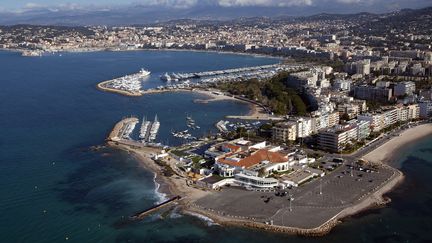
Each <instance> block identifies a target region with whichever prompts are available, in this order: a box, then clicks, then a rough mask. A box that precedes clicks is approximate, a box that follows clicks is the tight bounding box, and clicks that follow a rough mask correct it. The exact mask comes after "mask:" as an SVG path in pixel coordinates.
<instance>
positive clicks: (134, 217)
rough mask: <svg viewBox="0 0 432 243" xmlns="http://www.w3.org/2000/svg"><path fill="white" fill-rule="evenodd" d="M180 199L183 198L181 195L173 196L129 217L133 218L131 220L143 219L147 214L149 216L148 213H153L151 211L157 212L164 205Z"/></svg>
mask: <svg viewBox="0 0 432 243" xmlns="http://www.w3.org/2000/svg"><path fill="white" fill-rule="evenodd" d="M180 199H181V197H180V196H175V197H172V198H170V199H168V200H167V201H165V202H162V203H159V204H156V205H154V206H152V207H150V208H148V209H146V210H144V211H141V212H138V213H136V214H134V215H132V216H130V217H129V219H131V220H142V219H143V218H144V217H145V216H147V215H149V214H151V213H153V212H155V211H157V210H159V209H161V208H163V207H166V206H168V205H170V204H171V203H173V202H175V201H178V200H180Z"/></svg>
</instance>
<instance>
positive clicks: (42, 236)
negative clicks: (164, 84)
mask: <svg viewBox="0 0 432 243" xmlns="http://www.w3.org/2000/svg"><path fill="white" fill-rule="evenodd" d="M277 61H278V60H276V59H269V58H262V57H259V58H258V57H250V56H240V55H226V54H217V53H196V52H167V51H160V52H156V51H148V52H147V51H142V52H96V53H64V54H63V55H62V56H57V55H51V56H44V57H40V58H39V57H37V58H25V57H21V56H20V55H19V54H18V53H13V52H0V71H1V72H0V128H1V129H0V233H1V240H0V242H62V241H66V242H243V241H246V240H247V241H250V242H269V241H273V242H309V241H312V240H313V241H318V242H347V241H350V242H426V241H428V240H432V238H431V237H430V236H429V232H430V230H432V210H431V208H432V207H431V206H430V205H431V203H432V185H431V183H430V174H431V173H432V159H431V155H432V139H430V138H428V139H425V140H422V141H420V142H419V143H416V144H413V145H412V146H410V147H409V148H407V149H406V150H405V151H404V156H401V158H400V161H397V163H396V164H397V165H398V166H400V168H401V170H402V171H403V172H404V173H405V175H406V181H405V182H404V184H402V185H401V186H400V187H398V188H397V189H396V190H395V191H393V192H392V193H390V194H389V196H390V197H391V198H392V199H393V201H392V203H391V204H390V206H389V207H386V208H382V209H375V210H371V211H369V212H368V213H365V214H362V215H359V216H356V217H352V218H349V219H347V220H345V221H346V222H344V223H343V224H341V225H339V226H338V227H336V228H335V229H334V230H333V231H332V233H331V234H330V235H328V236H326V237H323V238H314V239H310V238H303V237H295V236H286V235H280V234H272V233H268V232H262V231H255V230H250V229H243V228H234V227H221V226H217V225H212V226H209V224H208V223H207V222H205V221H202V220H200V219H199V218H196V217H193V216H179V215H178V214H171V216H168V217H164V218H163V219H161V218H159V217H157V216H154V217H151V218H148V219H146V220H144V221H142V222H139V223H136V224H133V225H128V226H125V227H117V225H116V222H117V221H118V220H119V219H121V218H122V217H124V216H128V215H130V214H132V213H134V212H136V211H139V210H141V209H144V208H147V207H149V206H151V205H153V204H154V203H155V202H156V201H158V200H159V197H158V194H156V193H155V192H154V189H155V184H154V182H153V177H154V176H153V174H152V173H151V172H148V171H146V170H144V169H142V168H141V167H140V166H139V165H138V163H137V161H136V160H135V159H134V158H132V157H131V156H130V155H128V154H127V153H125V152H121V151H116V150H112V149H109V148H107V149H103V150H98V151H93V150H91V149H90V147H91V146H93V145H101V144H103V143H104V138H105V137H106V135H107V133H108V132H109V131H110V129H111V128H112V126H113V125H114V124H115V122H117V121H118V120H120V119H121V118H122V117H124V116H129V115H137V116H143V115H146V116H147V117H149V118H153V117H154V115H156V114H157V115H158V117H159V118H160V121H161V132H160V136H159V138H158V139H159V141H160V142H163V143H169V144H177V143H178V142H179V141H177V140H174V139H173V138H172V137H171V136H170V131H171V129H174V130H179V129H183V128H184V127H185V126H186V123H185V116H186V114H188V115H191V116H192V117H194V119H195V120H197V124H198V125H199V126H201V128H202V129H201V131H200V132H199V133H202V134H205V133H207V132H208V131H209V130H210V131H211V130H213V129H214V123H215V122H216V121H217V120H219V119H222V118H223V117H224V115H227V114H244V113H246V112H248V107H247V105H245V104H242V103H236V102H228V101H222V102H214V103H209V104H195V103H193V102H192V101H193V100H194V99H196V98H200V97H201V96H199V95H196V94H190V93H166V94H155V95H149V96H144V97H139V98H132V97H124V96H121V95H117V94H112V93H104V92H101V91H98V90H97V89H96V88H95V85H96V83H98V82H100V81H103V80H106V79H110V78H113V77H117V76H122V75H124V74H128V73H133V72H136V71H137V70H139V69H140V68H141V67H145V68H147V69H149V70H151V71H152V73H153V74H154V75H153V76H151V77H150V78H149V79H148V80H147V81H146V87H154V86H157V85H160V81H159V80H158V76H159V75H160V74H162V73H164V72H181V71H183V72H190V71H204V70H212V69H222V68H233V67H242V66H251V65H263V64H270V63H275V62H277Z"/></svg>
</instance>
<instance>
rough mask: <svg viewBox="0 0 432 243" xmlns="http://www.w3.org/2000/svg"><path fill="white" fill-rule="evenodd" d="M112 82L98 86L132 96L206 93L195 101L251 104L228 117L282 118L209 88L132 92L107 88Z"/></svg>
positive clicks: (98, 87)
mask: <svg viewBox="0 0 432 243" xmlns="http://www.w3.org/2000/svg"><path fill="white" fill-rule="evenodd" d="M108 82H110V80H108V81H103V82H100V83H98V84H97V85H96V88H97V89H98V90H101V91H104V92H110V93H116V94H121V95H125V96H130V97H140V96H144V95H151V94H162V93H168V92H170V93H174V92H185V93H187V92H192V93H196V94H201V95H205V96H206V97H207V99H195V100H194V102H195V103H208V102H215V101H235V102H241V103H245V104H248V105H249V109H250V110H249V112H248V114H247V115H238V116H226V118H231V119H243V120H278V119H281V118H279V117H274V116H271V115H269V114H267V113H266V112H265V111H264V109H263V108H262V107H260V106H259V105H257V104H255V103H252V102H249V101H246V100H243V99H238V98H236V97H234V96H229V95H226V94H215V93H214V92H218V91H217V90H215V91H209V90H203V89H196V88H195V89H179V88H177V89H161V90H158V89H150V90H144V91H141V92H140V93H132V92H128V91H123V90H118V89H111V88H107V87H104V86H103V85H104V84H105V83H108Z"/></svg>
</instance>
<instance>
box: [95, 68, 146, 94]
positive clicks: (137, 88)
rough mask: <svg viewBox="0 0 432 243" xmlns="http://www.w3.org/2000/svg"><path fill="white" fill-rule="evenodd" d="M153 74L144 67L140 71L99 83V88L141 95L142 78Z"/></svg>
mask: <svg viewBox="0 0 432 243" xmlns="http://www.w3.org/2000/svg"><path fill="white" fill-rule="evenodd" d="M150 74H151V72H150V71H148V70H146V69H144V68H142V69H141V70H140V71H139V72H138V73H135V74H130V75H126V76H122V77H119V78H115V79H112V80H108V81H104V82H101V83H99V84H98V88H100V89H102V90H106V91H112V92H119V91H120V92H122V93H124V94H126V95H131V96H140V95H141V89H142V84H141V82H142V80H143V79H144V78H146V77H148V76H149V75H150Z"/></svg>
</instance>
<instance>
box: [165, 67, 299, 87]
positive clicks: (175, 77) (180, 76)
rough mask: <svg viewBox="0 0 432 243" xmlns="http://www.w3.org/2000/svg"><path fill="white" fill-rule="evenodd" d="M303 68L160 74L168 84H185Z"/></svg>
mask: <svg viewBox="0 0 432 243" xmlns="http://www.w3.org/2000/svg"><path fill="white" fill-rule="evenodd" d="M303 68H305V66H304V65H292V64H280V63H279V64H272V65H262V66H254V67H244V68H233V69H224V70H215V71H204V72H194V73H171V74H168V73H165V74H163V75H161V76H160V79H161V80H162V81H166V82H167V83H168V84H169V85H178V84H171V82H179V84H182V85H187V84H190V82H191V81H196V82H198V83H202V84H205V83H214V82H223V81H241V80H246V79H251V78H256V79H266V78H270V77H272V76H274V75H276V74H277V73H279V72H281V71H296V70H300V69H303Z"/></svg>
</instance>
